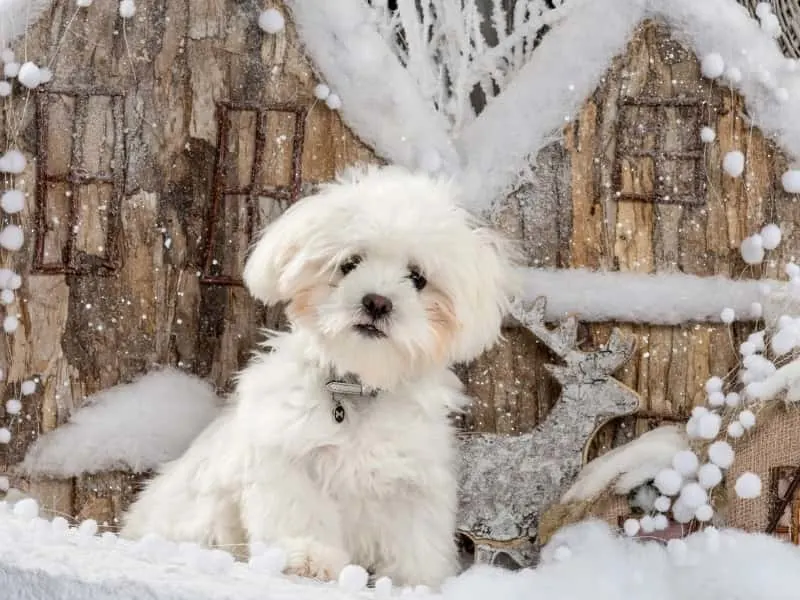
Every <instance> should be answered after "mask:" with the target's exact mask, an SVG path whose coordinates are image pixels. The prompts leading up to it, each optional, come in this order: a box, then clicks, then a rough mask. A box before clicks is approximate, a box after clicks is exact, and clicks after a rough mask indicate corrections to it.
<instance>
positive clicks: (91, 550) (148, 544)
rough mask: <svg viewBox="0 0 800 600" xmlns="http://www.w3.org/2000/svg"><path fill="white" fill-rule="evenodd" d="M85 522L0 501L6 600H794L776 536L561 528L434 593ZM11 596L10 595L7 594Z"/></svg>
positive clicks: (793, 550) (0, 567)
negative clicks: (535, 556)
mask: <svg viewBox="0 0 800 600" xmlns="http://www.w3.org/2000/svg"><path fill="white" fill-rule="evenodd" d="M95 532H96V524H95V523H94V522H93V521H87V522H85V523H84V524H82V525H81V526H80V527H78V528H68V527H67V523H66V521H64V520H63V519H58V518H57V519H54V520H53V521H52V522H51V521H46V520H44V519H40V518H38V517H36V505H35V502H34V501H33V500H25V501H22V502H21V503H17V504H16V505H15V506H14V507H13V508H12V507H9V506H8V505H6V504H5V503H0V592H2V593H0V596H2V597H3V598H12V597H13V598H14V600H44V599H51V598H58V599H60V600H73V599H74V600H106V599H108V600H111V599H114V600H127V599H131V600H133V599H140V598H147V599H153V600H190V599H191V600H219V599H228V598H230V599H234V598H235V599H236V600H251V599H252V600H256V599H259V600H278V599H281V600H284V599H285V600H294V599H300V598H302V599H309V600H315V599H319V600H323V599H325V600H345V599H354V598H364V599H371V598H376V599H385V598H388V597H389V596H390V595H391V596H394V597H403V598H406V599H408V600H417V599H421V598H426V599H427V600H436V599H438V598H441V599H442V600H487V599H488V598H489V597H490V596H491V597H500V598H503V599H504V600H585V599H586V598H592V599H593V600H685V599H688V598H692V599H693V600H796V599H797V598H798V597H799V595H800V568H798V567H800V549H798V548H797V547H795V546H792V545H790V544H786V543H783V542H780V541H778V540H776V539H774V538H770V537H767V536H762V535H751V534H744V533H740V532H733V531H717V530H715V529H713V528H712V529H709V530H706V531H704V532H702V533H697V534H694V535H693V536H691V537H690V538H688V539H687V540H686V542H683V541H679V540H673V541H672V542H670V545H669V546H668V547H664V546H662V545H661V544H658V543H655V542H646V543H643V542H640V541H639V542H637V541H633V540H631V539H623V538H619V537H616V536H615V535H613V534H612V532H611V530H610V529H609V528H608V526H606V525H605V524H601V523H598V522H590V523H582V524H578V525H575V526H572V527H569V528H566V529H564V530H562V531H561V532H560V533H559V534H557V535H556V536H555V537H554V538H553V541H552V542H551V543H550V544H549V545H548V546H547V547H546V548H545V549H544V552H543V554H542V561H543V562H542V565H540V566H539V568H538V569H536V570H525V571H520V572H516V573H512V572H508V571H502V570H498V569H494V568H490V567H476V568H473V569H472V570H470V571H467V572H466V573H464V574H463V575H461V576H459V577H457V578H455V579H452V580H450V581H448V582H446V584H445V585H444V586H443V588H442V590H440V591H432V590H428V589H420V588H417V589H410V588H407V589H403V590H398V589H395V590H392V589H390V588H389V587H387V586H385V585H382V586H380V587H379V588H378V589H365V588H364V579H363V578H362V577H361V576H362V575H363V576H365V573H364V572H363V570H360V569H359V568H353V567H348V568H347V569H349V571H348V574H347V576H344V577H342V578H340V581H339V582H335V583H328V584H324V583H319V582H315V581H310V580H302V579H299V578H289V577H285V576H282V575H280V574H278V572H277V571H278V570H279V569H280V566H279V562H278V561H277V560H276V558H277V557H278V555H277V553H275V552H271V551H270V550H269V549H264V553H262V554H261V555H260V556H259V558H256V559H253V560H251V563H250V564H245V563H241V562H235V561H234V560H233V558H232V557H231V555H229V554H227V553H225V552H222V551H219V550H203V549H200V548H199V547H197V546H192V545H175V544H169V543H167V542H164V541H163V540H157V539H154V538H151V539H146V540H142V541H139V542H130V541H125V540H120V539H118V538H116V536H114V535H112V534H103V535H102V536H97V535H95ZM384 583H385V582H384ZM9 592H10V593H11V595H8V594H9Z"/></svg>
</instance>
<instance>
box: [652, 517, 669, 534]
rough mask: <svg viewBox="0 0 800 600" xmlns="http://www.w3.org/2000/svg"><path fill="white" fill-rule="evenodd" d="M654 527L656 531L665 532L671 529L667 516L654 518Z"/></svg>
mask: <svg viewBox="0 0 800 600" xmlns="http://www.w3.org/2000/svg"><path fill="white" fill-rule="evenodd" d="M653 526H654V527H655V528H656V531H664V530H665V529H666V528H667V527H669V519H667V515H655V516H653Z"/></svg>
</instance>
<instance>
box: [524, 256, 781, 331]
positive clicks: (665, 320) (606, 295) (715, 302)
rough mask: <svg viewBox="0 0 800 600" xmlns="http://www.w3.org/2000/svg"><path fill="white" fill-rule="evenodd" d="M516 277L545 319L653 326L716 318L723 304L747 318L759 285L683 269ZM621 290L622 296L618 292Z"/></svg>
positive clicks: (536, 272)
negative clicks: (542, 300) (543, 303)
mask: <svg viewBox="0 0 800 600" xmlns="http://www.w3.org/2000/svg"><path fill="white" fill-rule="evenodd" d="M762 252H763V251H762ZM521 278H522V280H523V286H524V293H523V296H524V297H525V298H528V299H534V298H536V297H537V296H546V297H547V307H546V311H547V312H546V318H547V320H548V321H558V320H561V319H563V318H565V317H566V316H569V315H578V318H579V319H580V320H581V321H584V322H601V323H602V322H608V321H618V322H626V323H649V324H654V325H655V324H658V325H676V324H684V323H686V322H687V321H694V322H719V321H720V315H721V313H722V310H723V309H724V308H731V309H732V310H733V311H734V313H735V314H736V315H738V316H739V318H740V319H749V318H750V317H749V315H750V307H751V305H752V304H753V302H756V301H759V300H761V299H762V297H763V293H762V291H761V287H760V286H761V285H762V284H763V283H764V282H763V281H758V280H734V279H729V278H726V277H720V276H715V277H698V276H695V275H686V274H683V273H659V274H657V275H650V274H644V273H631V272H611V271H590V270H585V269H558V270H551V269H536V268H528V269H523V271H522V275H521ZM771 283H772V285H774V286H776V287H780V286H783V285H784V284H782V283H779V282H771ZM621 289H624V290H625V293H624V294H620V290H621Z"/></svg>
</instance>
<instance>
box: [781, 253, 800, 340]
mask: <svg viewBox="0 0 800 600" xmlns="http://www.w3.org/2000/svg"><path fill="white" fill-rule="evenodd" d="M783 272H784V273H786V275H787V276H788V277H789V278H790V279H794V278H795V277H797V276H800V266H798V265H797V264H795V263H793V262H789V263H786V266H785V267H783ZM781 317H788V315H781ZM783 327H785V325H783Z"/></svg>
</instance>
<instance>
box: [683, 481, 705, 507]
mask: <svg viewBox="0 0 800 600" xmlns="http://www.w3.org/2000/svg"><path fill="white" fill-rule="evenodd" d="M707 501H708V493H707V492H706V491H705V490H704V489H703V488H702V486H701V485H700V484H699V483H696V482H694V481H692V482H689V483H687V484H686V485H684V486H683V487H682V488H681V494H680V502H682V503H683V504H685V505H686V506H687V507H689V508H692V509H697V508H698V507H700V506H702V505H703V504H705V503H706V502H707Z"/></svg>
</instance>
